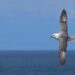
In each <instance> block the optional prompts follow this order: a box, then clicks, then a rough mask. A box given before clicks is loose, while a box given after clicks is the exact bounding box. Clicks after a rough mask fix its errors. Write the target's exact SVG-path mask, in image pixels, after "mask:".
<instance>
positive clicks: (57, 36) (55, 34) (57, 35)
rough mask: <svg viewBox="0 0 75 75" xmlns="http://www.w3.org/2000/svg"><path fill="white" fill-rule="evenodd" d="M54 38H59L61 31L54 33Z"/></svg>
mask: <svg viewBox="0 0 75 75" xmlns="http://www.w3.org/2000/svg"><path fill="white" fill-rule="evenodd" d="M51 37H52V38H55V39H59V33H54V34H52V35H51Z"/></svg>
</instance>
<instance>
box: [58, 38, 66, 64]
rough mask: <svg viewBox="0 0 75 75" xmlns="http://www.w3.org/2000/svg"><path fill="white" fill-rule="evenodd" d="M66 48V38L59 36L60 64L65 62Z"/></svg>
mask: <svg viewBox="0 0 75 75" xmlns="http://www.w3.org/2000/svg"><path fill="white" fill-rule="evenodd" d="M66 48H67V40H66V39H65V38H60V40H59V59H60V63H61V64H65V60H66Z"/></svg>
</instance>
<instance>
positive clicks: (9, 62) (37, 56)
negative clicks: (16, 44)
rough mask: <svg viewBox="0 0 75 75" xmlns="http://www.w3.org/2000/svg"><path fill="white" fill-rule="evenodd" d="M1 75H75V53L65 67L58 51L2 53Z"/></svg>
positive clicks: (0, 62)
mask: <svg viewBox="0 0 75 75" xmlns="http://www.w3.org/2000/svg"><path fill="white" fill-rule="evenodd" d="M0 75H75V51H68V52H67V60H66V63H65V65H61V64H60V63H59V58H58V52H57V51H0Z"/></svg>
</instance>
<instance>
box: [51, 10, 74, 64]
mask: <svg viewBox="0 0 75 75" xmlns="http://www.w3.org/2000/svg"><path fill="white" fill-rule="evenodd" d="M51 37H53V38H55V39H57V40H59V58H60V63H61V64H65V61H66V48H67V42H68V41H72V40H75V36H69V35H68V27H67V14H66V11H65V10H64V9H63V11H62V13H61V16H60V32H59V33H54V34H52V36H51Z"/></svg>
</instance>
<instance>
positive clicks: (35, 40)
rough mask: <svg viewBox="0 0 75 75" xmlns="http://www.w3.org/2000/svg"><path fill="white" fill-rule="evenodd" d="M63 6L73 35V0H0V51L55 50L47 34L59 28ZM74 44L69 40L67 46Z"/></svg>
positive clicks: (73, 47)
mask: <svg viewBox="0 0 75 75" xmlns="http://www.w3.org/2000/svg"><path fill="white" fill-rule="evenodd" d="M63 8H64V9H66V11H67V15H68V27H69V33H70V34H72V35H74V34H75V0H0V50H58V48H59V43H58V41H56V40H54V39H52V38H50V35H51V34H52V33H55V32H58V31H59V29H60V23H59V17H60V13H61V11H62V9H63ZM74 45H75V43H74V42H71V43H69V44H68V49H69V50H74V49H75V46H74Z"/></svg>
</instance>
